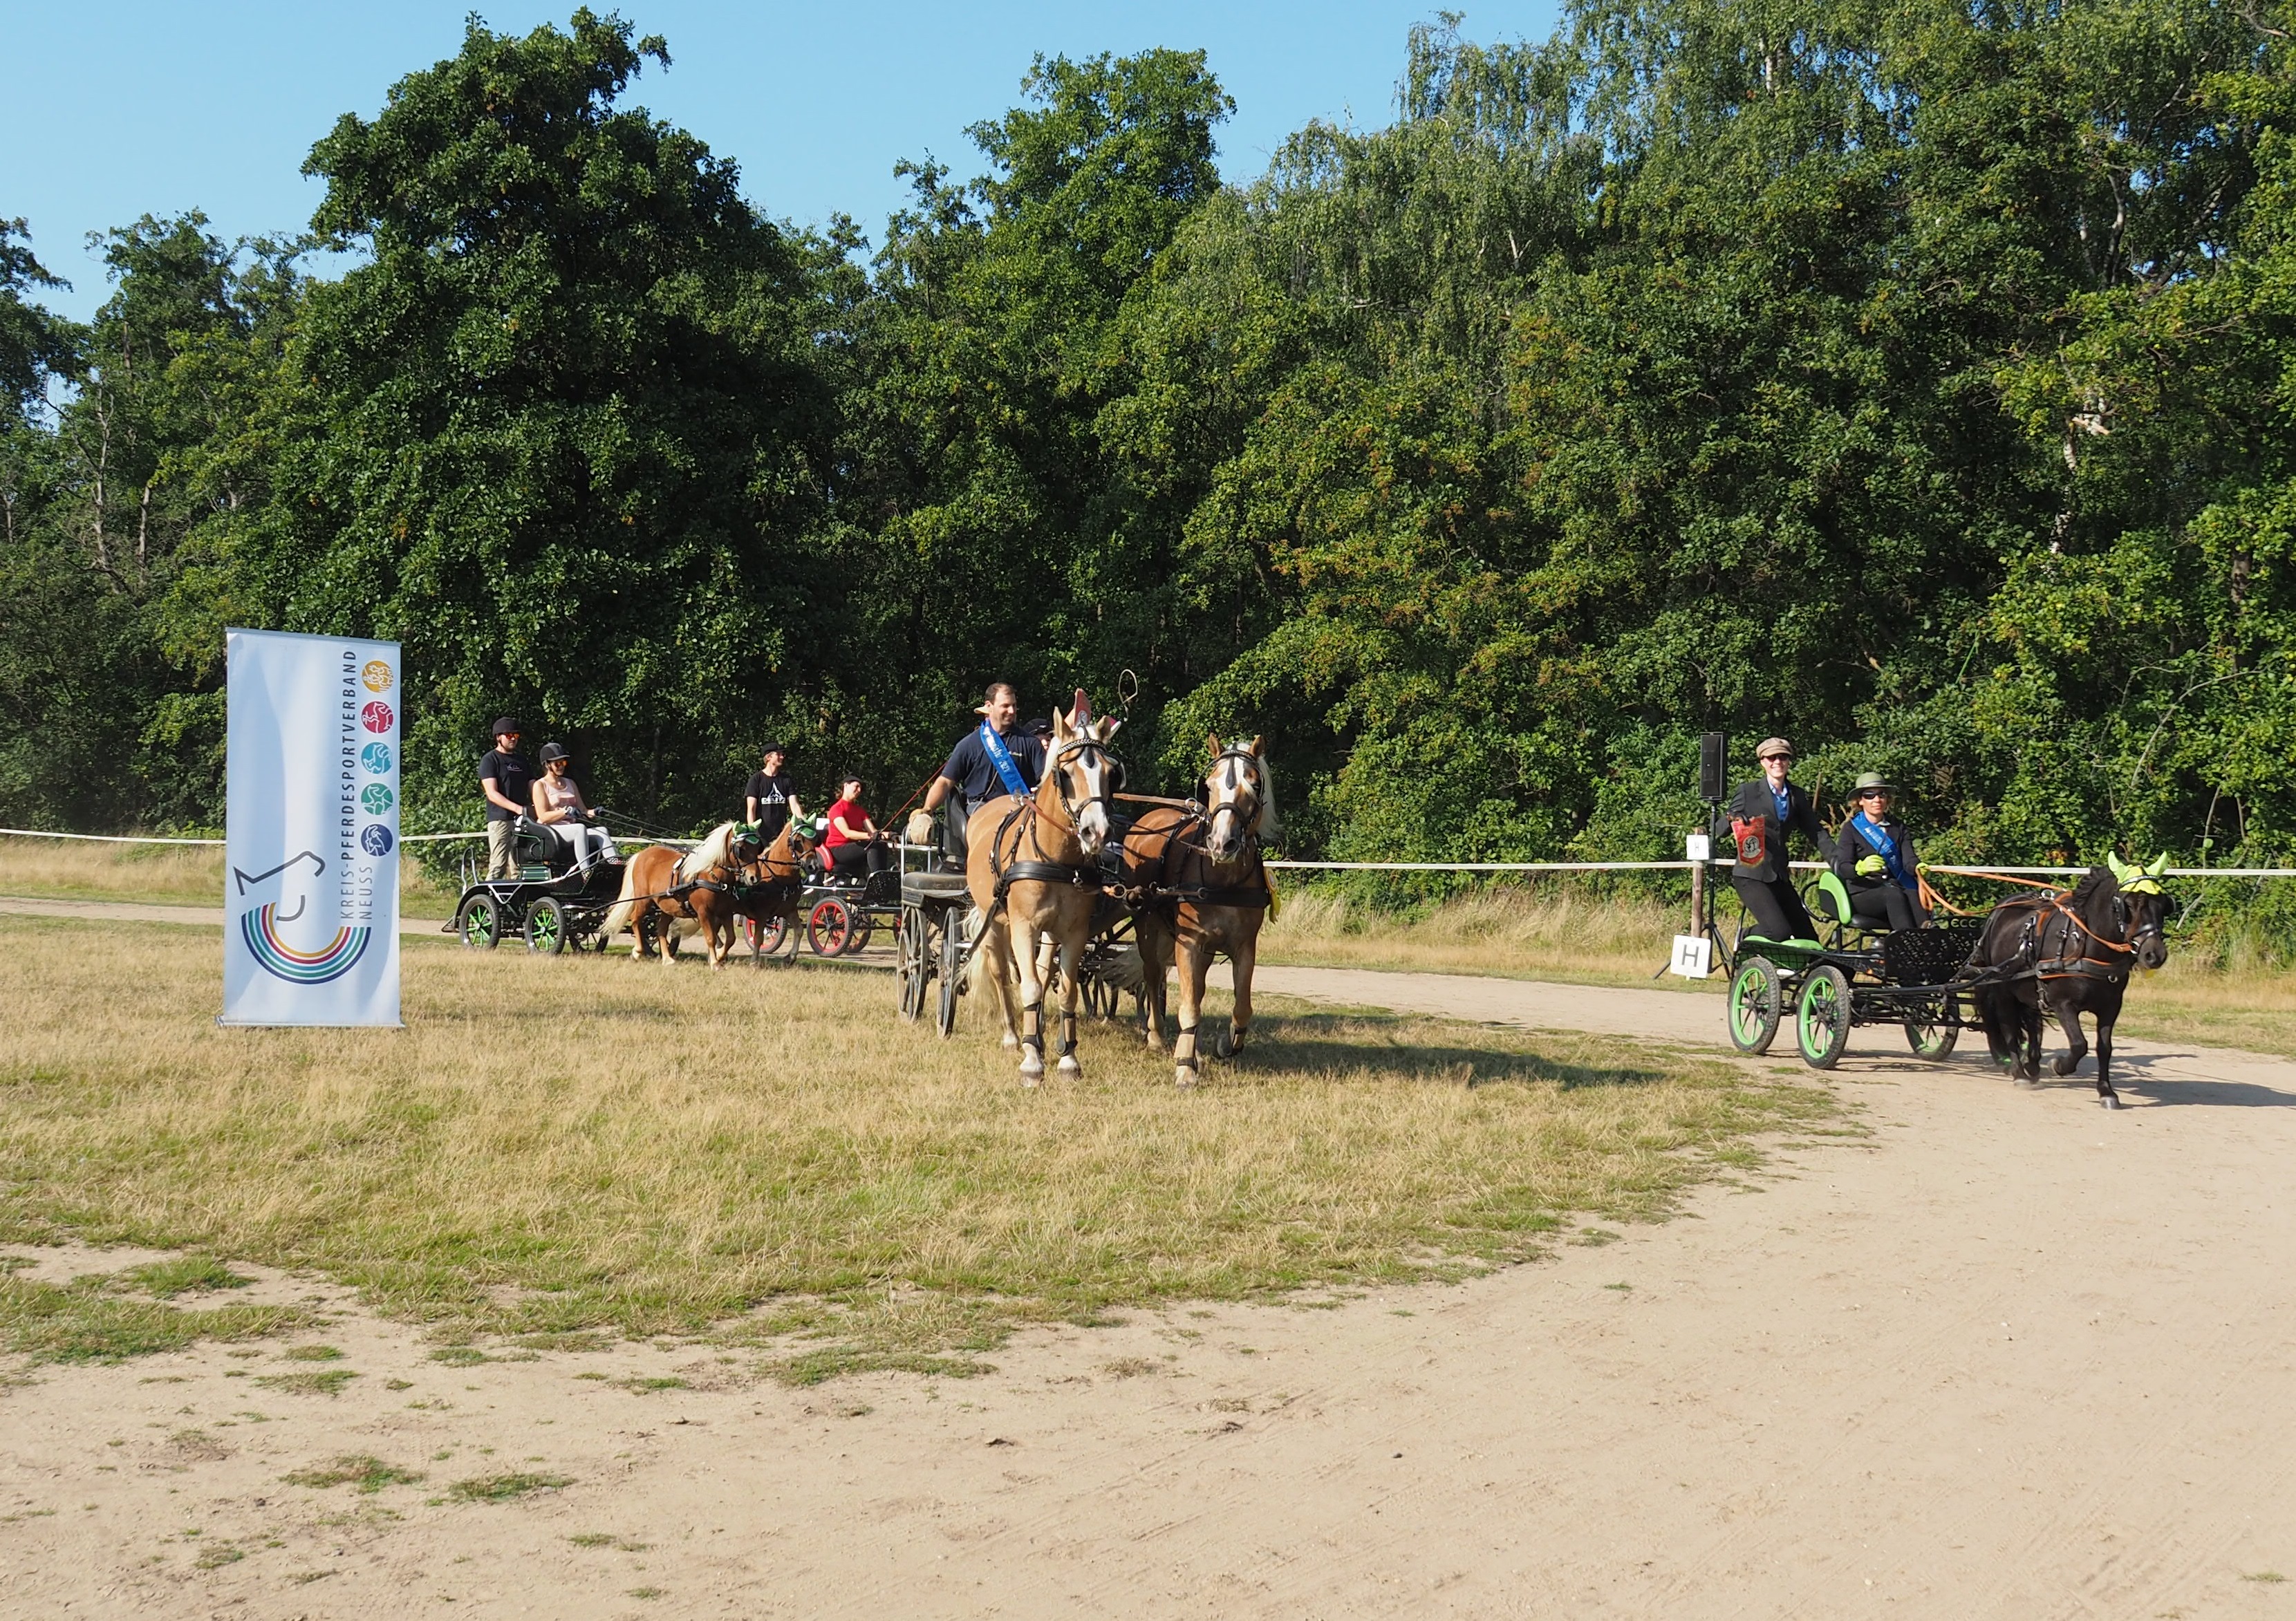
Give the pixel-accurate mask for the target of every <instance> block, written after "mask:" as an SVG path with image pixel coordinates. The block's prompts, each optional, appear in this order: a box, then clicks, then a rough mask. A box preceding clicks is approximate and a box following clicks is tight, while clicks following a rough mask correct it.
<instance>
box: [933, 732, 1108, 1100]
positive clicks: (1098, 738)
mask: <svg viewBox="0 0 2296 1621" xmlns="http://www.w3.org/2000/svg"><path fill="white" fill-rule="evenodd" d="M1123 724H1124V723H1123V722H1121V721H1117V720H1105V719H1103V720H1095V719H1094V718H1093V717H1092V709H1091V706H1090V705H1089V704H1087V702H1086V700H1085V695H1084V694H1083V693H1082V692H1078V694H1077V695H1076V706H1075V708H1074V710H1073V712H1072V713H1071V714H1069V715H1062V714H1061V713H1060V712H1059V711H1058V710H1054V712H1053V741H1052V746H1051V748H1050V749H1049V750H1048V751H1047V753H1046V757H1045V772H1044V775H1043V776H1042V777H1041V778H1039V779H1038V781H1037V790H1036V792H1034V793H1033V794H1029V795H1027V796H1025V797H1023V796H1021V795H1020V794H1006V795H1005V796H1003V797H1002V798H996V799H990V800H988V801H987V802H985V803H984V804H983V805H982V806H980V809H978V810H976V811H974V812H973V813H972V820H971V821H970V822H968V823H965V838H966V840H967V846H968V847H967V850H966V855H965V873H964V875H965V880H966V883H967V884H968V886H969V887H970V888H971V889H972V904H973V905H975V906H977V907H978V908H980V915H981V918H982V920H983V921H982V922H981V925H980V929H981V933H980V939H979V940H978V941H977V942H976V943H975V944H974V946H973V949H972V983H973V986H974V987H975V988H976V989H977V988H979V987H980V986H981V985H982V984H983V983H984V982H985V983H986V984H987V985H988V986H989V987H991V988H992V989H993V990H994V991H995V993H996V1005H997V1008H998V1011H1000V1012H1001V1013H1002V1014H1003V1015H1004V1019H1005V1045H1006V1046H1008V1047H1010V1046H1013V1045H1015V1044H1018V1045H1019V1047H1020V1048H1021V1084H1022V1085H1028V1086H1033V1085H1036V1084H1037V1082H1038V1081H1039V1080H1040V1079H1042V1078H1043V1077H1044V1073H1045V990H1046V962H1045V960H1044V957H1043V955H1042V954H1041V952H1040V950H1039V947H1040V945H1042V944H1045V943H1049V944H1050V945H1052V946H1054V947H1055V948H1056V950H1057V951H1058V954H1059V961H1058V968H1059V972H1060V986H1061V1053H1060V1069H1061V1073H1062V1074H1063V1075H1081V1074H1082V1073H1083V1072H1084V1066H1083V1065H1082V1064H1080V1063H1078V1061H1077V1055H1076V1033H1077V996H1078V989H1079V987H1080V983H1081V982H1080V980H1079V978H1078V970H1079V969H1080V968H1081V967H1082V966H1083V962H1084V950H1085V942H1086V941H1087V939H1088V938H1090V937H1091V934H1092V914H1093V908H1094V906H1095V904H1096V903H1097V902H1098V901H1099V899H1100V847H1101V846H1102V845H1103V844H1104V843H1105V842H1107V839H1108V827H1109V796H1110V795H1111V793H1112V792H1113V791H1114V790H1115V785H1116V762H1115V759H1114V758H1113V757H1111V755H1110V754H1109V752H1108V740H1109V739H1110V738H1111V737H1114V736H1115V735H1116V729H1117V728H1118V727H1119V726H1120V725H1123ZM1016 996H1017V1002H1016ZM1016 1012H1017V1013H1018V1015H1019V1017H1018V1019H1017V1021H1016V1019H1015V1018H1014V1015H1015V1013H1016Z"/></svg>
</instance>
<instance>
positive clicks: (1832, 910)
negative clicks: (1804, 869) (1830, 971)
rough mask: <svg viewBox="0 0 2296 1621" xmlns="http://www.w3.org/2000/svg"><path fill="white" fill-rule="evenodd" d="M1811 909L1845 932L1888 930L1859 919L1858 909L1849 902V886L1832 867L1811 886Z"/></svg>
mask: <svg viewBox="0 0 2296 1621" xmlns="http://www.w3.org/2000/svg"><path fill="white" fill-rule="evenodd" d="M1809 909H1810V912H1811V913H1813V914H1814V915H1815V916H1816V917H1817V918H1819V919H1820V920H1822V921H1825V922H1828V923H1833V924H1834V925H1836V926H1837V927H1839V928H1840V929H1841V931H1842V932H1843V933H1845V934H1857V935H1870V934H1881V933H1885V932H1887V931H1886V930H1883V929H1875V928H1874V926H1873V925H1872V924H1870V923H1866V922H1861V921H1859V920H1858V917H1857V910H1856V909H1855V908H1854V907H1852V906H1851V905H1850V904H1849V886H1848V885H1847V884H1845V883H1843V882H1842V881H1841V874H1840V873H1838V872H1834V871H1833V869H1832V868H1830V867H1829V868H1827V869H1826V870H1825V872H1820V873H1819V874H1818V875H1817V882H1816V884H1814V885H1812V886H1811V888H1810V892H1809Z"/></svg>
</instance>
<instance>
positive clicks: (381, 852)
mask: <svg viewBox="0 0 2296 1621" xmlns="http://www.w3.org/2000/svg"><path fill="white" fill-rule="evenodd" d="M390 846H391V837H390V830H389V828H387V827H385V826H383V825H382V823H380V822H370V823H367V824H366V826H365V828H363V829H361V830H360V831H359V848H361V849H362V850H365V852H366V853H367V854H368V855H370V856H388V855H389V854H390Z"/></svg>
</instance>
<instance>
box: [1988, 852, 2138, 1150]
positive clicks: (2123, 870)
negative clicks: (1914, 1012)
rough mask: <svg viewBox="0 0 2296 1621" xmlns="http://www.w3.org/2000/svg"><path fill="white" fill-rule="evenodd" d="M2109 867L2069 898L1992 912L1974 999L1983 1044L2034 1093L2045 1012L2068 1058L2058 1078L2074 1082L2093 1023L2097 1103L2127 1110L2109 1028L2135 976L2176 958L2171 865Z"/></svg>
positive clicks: (2062, 1057) (2094, 870)
mask: <svg viewBox="0 0 2296 1621" xmlns="http://www.w3.org/2000/svg"><path fill="white" fill-rule="evenodd" d="M2105 859H2106V860H2107V861H2108V862H2109V863H2111V870H2110V871H2108V870H2107V869H2106V868H2104V867H2091V868H2090V869H2089V871H2088V876H2087V877H2086V878H2084V879H2082V880H2080V882H2079V884H2078V885H2076V886H2075V887H2074V888H2073V889H2072V890H2071V893H2069V894H2065V895H2050V896H2040V897H2038V898H2036V899H2032V900H2018V901H2010V902H2008V903H2006V904H2005V905H2000V906H1997V907H1996V908H1994V912H1993V915H1992V916H1991V917H1990V918H1989V919H1988V920H1987V921H1986V924H1985V932H1984V934H1983V935H1981V936H1980V937H1979V939H1978V942H1977V949H1976V951H1975V952H1973V953H1972V954H1971V955H1970V959H1969V966H1970V968H1971V969H1972V970H1980V971H1984V970H1989V971H1988V972H1986V978H1985V982H1984V983H1982V984H1980V986H1979V987H1977V989H1976V990H1975V991H1974V992H1973V993H1972V996H1971V1000H1972V1002H1974V1003H1976V1007H1977V1015H1978V1018H1979V1019H1980V1020H1981V1021H1982V1022H1983V1024H1984V1026H1985V1044H1986V1045H1987V1046H1988V1047H1989V1048H1991V1049H1992V1051H1993V1056H1994V1058H1995V1060H1997V1061H1998V1062H1999V1063H2001V1064H2004V1065H2005V1066H2007V1067H2008V1068H2009V1069H2010V1070H2011V1072H2012V1073H2013V1074H2014V1076H2015V1077H2016V1079H2017V1084H2018V1085H2021V1086H2030V1085H2032V1084H2033V1083H2034V1082H2035V1081H2037V1080H2038V1079H2039V1078H2040V1074H2041V1015H2042V1014H2043V1013H2045V1012H2046V1013H2051V1014H2054V1015H2055V1017H2056V1020H2057V1023H2058V1024H2059V1025H2060V1026H2062V1027H2063V1029H2064V1033H2065V1040H2066V1042H2067V1043H2068V1044H2069V1047H2068V1051H2066V1052H2062V1053H2059V1054H2058V1055H2057V1061H2056V1066H2055V1068H2056V1072H2057V1073H2058V1074H2059V1075H2071V1073H2072V1072H2073V1071H2074V1070H2076V1069H2078V1068H2080V1061H2081V1060H2082V1059H2084V1058H2086V1057H2087V1056H2088V1042H2087V1039H2086V1038H2085V1037H2083V1036H2082V1035H2081V1027H2080V1016H2081V1015H2082V1014H2083V1013H2087V1014H2089V1015H2090V1016H2091V1017H2093V1018H2094V1019H2095V1020H2096V1097H2097V1101H2098V1102H2100V1103H2102V1104H2103V1106H2104V1107H2105V1108H2107V1109H2118V1108H2120V1093H2117V1092H2115V1091H2114V1090H2113V1089H2112V1027H2113V1025H2114V1024H2115V1023H2116V1022H2118V1021H2119V1019H2120V1001H2121V998H2122V996H2123V995H2126V994H2127V992H2128V976H2129V972H2130V970H2131V969H2132V968H2133V967H2135V966H2138V965H2141V966H2143V967H2144V968H2148V969H2151V968H2158V967H2160V966H2161V964H2162V963H2163V962H2167V961H2168V960H2169V937H2168V936H2167V934H2166V933H2164V932H2163V929H2162V920H2163V915H2164V913H2166V912H2167V910H2168V905H2169V903H2168V898H2167V897H2166V896H2163V895H2162V894H2161V874H2162V873H2164V872H2167V871H2168V868H2169V858H2168V856H2161V857H2160V858H2159V859H2157V860H2156V861H2154V862H2153V864H2151V865H2150V866H2130V865H2128V864H2125V863H2123V862H2122V861H2121V860H2120V858H2119V857H2118V856H2107V857H2105Z"/></svg>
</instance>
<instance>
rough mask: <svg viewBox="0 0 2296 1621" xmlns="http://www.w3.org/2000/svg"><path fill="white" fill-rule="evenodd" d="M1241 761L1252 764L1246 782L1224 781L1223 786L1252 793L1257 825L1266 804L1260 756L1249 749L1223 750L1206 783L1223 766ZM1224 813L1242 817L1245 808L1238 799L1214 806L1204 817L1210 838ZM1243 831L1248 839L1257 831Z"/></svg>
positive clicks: (1252, 807) (1207, 776)
mask: <svg viewBox="0 0 2296 1621" xmlns="http://www.w3.org/2000/svg"><path fill="white" fill-rule="evenodd" d="M1239 760H1242V761H1249V762H1251V764H1250V766H1249V768H1248V769H1247V770H1246V771H1245V772H1244V774H1243V775H1244V780H1243V781H1242V782H1225V781H1223V782H1222V784H1221V785H1222V786H1223V787H1226V788H1229V789H1232V790H1234V791H1235V792H1237V793H1238V794H1242V793H1243V792H1245V791H1246V790H1249V791H1250V793H1251V819H1252V821H1253V822H1254V823H1258V822H1259V807H1260V806H1261V804H1262V803H1263V802H1264V797H1265V796H1264V792H1263V788H1264V784H1263V782H1262V779H1261V777H1260V774H1259V766H1260V759H1259V756H1258V755H1256V754H1254V753H1252V751H1251V749H1223V750H1221V752H1220V754H1219V757H1218V758H1217V759H1215V760H1213V761H1212V768H1211V770H1210V772H1207V773H1206V774H1204V781H1205V782H1210V781H1211V780H1212V778H1213V776H1214V775H1217V774H1218V773H1219V770H1220V768H1221V767H1222V766H1224V765H1227V764H1228V763H1229V762H1231V761H1239ZM1223 811H1226V812H1230V813H1232V814H1234V815H1237V816H1242V815H1243V807H1242V804H1241V803H1240V802H1239V801H1238V800H1236V799H1230V800H1228V801H1227V802H1226V803H1225V804H1222V805H1216V806H1212V808H1211V809H1210V811H1208V812H1207V813H1205V815H1204V829H1205V832H1206V835H1207V836H1208V837H1209V836H1210V834H1211V833H1212V832H1213V831H1215V829H1216V828H1217V825H1218V821H1219V816H1220V813H1221V812H1223ZM1243 831H1244V834H1245V836H1246V837H1247V838H1248V837H1250V836H1251V833H1252V832H1253V831H1256V830H1255V829H1254V828H1249V827H1248V828H1246V829H1244V830H1243Z"/></svg>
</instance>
